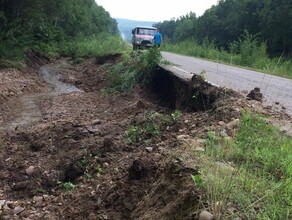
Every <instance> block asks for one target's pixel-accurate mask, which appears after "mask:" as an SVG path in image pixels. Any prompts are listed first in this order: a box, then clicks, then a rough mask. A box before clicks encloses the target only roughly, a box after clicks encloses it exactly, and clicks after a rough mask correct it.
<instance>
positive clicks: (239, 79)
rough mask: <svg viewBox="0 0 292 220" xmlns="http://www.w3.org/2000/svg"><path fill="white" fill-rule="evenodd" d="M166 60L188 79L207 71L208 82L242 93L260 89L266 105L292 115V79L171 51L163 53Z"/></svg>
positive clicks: (181, 75)
mask: <svg viewBox="0 0 292 220" xmlns="http://www.w3.org/2000/svg"><path fill="white" fill-rule="evenodd" d="M162 57H163V59H165V60H167V61H169V62H171V63H172V64H173V67H172V68H175V69H177V70H178V72H180V77H182V78H184V79H191V77H192V75H193V74H194V73H195V74H200V73H202V72H205V73H204V75H205V77H206V80H207V81H208V82H210V83H212V84H215V85H217V86H221V87H226V88H230V89H233V90H235V91H238V92H241V93H242V92H245V93H246V92H249V91H251V90H253V89H254V88H255V87H258V88H260V90H261V93H262V94H263V96H264V102H263V103H264V104H266V105H270V106H274V107H280V108H283V109H286V112H287V113H288V114H290V115H292V80H290V79H285V78H282V77H278V76H272V75H268V74H265V73H261V72H256V71H251V70H247V69H243V68H238V67H235V66H229V65H225V64H220V63H216V62H211V61H206V60H203V59H198V58H194V57H190V56H183V55H178V54H174V53H169V52H162Z"/></svg>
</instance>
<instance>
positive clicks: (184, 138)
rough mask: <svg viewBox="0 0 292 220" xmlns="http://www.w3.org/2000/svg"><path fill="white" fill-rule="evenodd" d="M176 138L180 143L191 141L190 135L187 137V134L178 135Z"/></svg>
mask: <svg viewBox="0 0 292 220" xmlns="http://www.w3.org/2000/svg"><path fill="white" fill-rule="evenodd" d="M176 138H177V140H179V141H185V140H186V139H189V138H190V136H189V135H185V134H181V135H178V136H177V137H176Z"/></svg>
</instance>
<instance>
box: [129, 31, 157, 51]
mask: <svg viewBox="0 0 292 220" xmlns="http://www.w3.org/2000/svg"><path fill="white" fill-rule="evenodd" d="M156 32H157V28H155V27H147V26H138V27H135V28H134V29H133V30H132V45H133V49H134V50H137V49H141V48H149V47H152V46H153V37H154V34H155V33H156Z"/></svg>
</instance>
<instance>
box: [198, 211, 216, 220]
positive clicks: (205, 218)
mask: <svg viewBox="0 0 292 220" xmlns="http://www.w3.org/2000/svg"><path fill="white" fill-rule="evenodd" d="M212 219H214V216H213V215H212V214H211V213H210V212H207V211H202V212H201V213H200V215H199V220H212Z"/></svg>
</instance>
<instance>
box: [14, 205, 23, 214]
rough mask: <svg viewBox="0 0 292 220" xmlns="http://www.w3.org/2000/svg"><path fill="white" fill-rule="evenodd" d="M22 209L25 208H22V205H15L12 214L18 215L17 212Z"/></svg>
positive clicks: (20, 211)
mask: <svg viewBox="0 0 292 220" xmlns="http://www.w3.org/2000/svg"><path fill="white" fill-rule="evenodd" d="M24 210H25V208H22V207H20V206H16V207H15V208H14V209H13V214H14V215H19V214H20V213H22V212H23V211H24Z"/></svg>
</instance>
